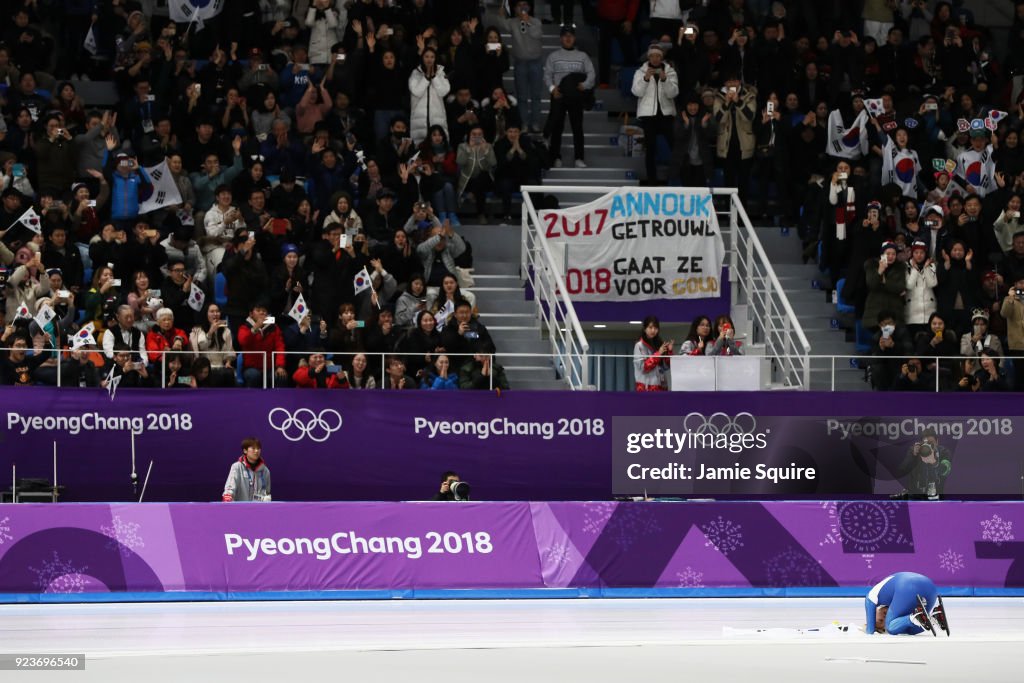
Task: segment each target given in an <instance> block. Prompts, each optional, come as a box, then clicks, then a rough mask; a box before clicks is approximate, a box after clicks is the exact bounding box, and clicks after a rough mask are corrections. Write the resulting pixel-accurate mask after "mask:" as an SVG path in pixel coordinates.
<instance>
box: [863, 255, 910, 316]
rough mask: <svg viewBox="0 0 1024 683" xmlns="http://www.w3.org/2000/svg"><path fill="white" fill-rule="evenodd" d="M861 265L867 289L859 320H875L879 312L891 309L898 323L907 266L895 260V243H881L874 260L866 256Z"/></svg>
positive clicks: (900, 314) (905, 289)
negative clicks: (878, 254)
mask: <svg viewBox="0 0 1024 683" xmlns="http://www.w3.org/2000/svg"><path fill="white" fill-rule="evenodd" d="M863 268H864V277H865V279H866V280H867V289H868V296H867V301H866V302H865V304H864V315H863V319H864V320H865V321H872V320H877V319H878V314H879V313H880V312H881V311H891V312H892V313H893V315H894V316H895V318H896V323H897V324H898V325H902V324H903V314H904V312H905V306H904V296H905V295H906V291H907V267H906V266H905V265H903V264H900V263H897V262H896V244H895V243H893V242H888V241H887V242H885V243H883V244H882V249H881V254H880V256H879V257H878V259H868V260H867V261H866V262H865V263H864V266H863Z"/></svg>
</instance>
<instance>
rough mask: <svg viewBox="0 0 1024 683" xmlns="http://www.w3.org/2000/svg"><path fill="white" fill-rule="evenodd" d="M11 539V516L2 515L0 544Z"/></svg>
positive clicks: (12, 538)
mask: <svg viewBox="0 0 1024 683" xmlns="http://www.w3.org/2000/svg"><path fill="white" fill-rule="evenodd" d="M13 540H14V536H11V518H10V517H4V518H3V519H0V545H3V544H4V543H6V542H7V541H13Z"/></svg>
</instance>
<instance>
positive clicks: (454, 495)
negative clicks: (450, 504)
mask: <svg viewBox="0 0 1024 683" xmlns="http://www.w3.org/2000/svg"><path fill="white" fill-rule="evenodd" d="M434 500H435V501H467V500H469V484H467V483H466V482H464V481H462V479H461V478H460V477H459V475H458V473H456V472H452V471H450V470H449V471H448V472H445V473H444V474H443V475H441V490H440V491H438V492H437V493H435V494H434Z"/></svg>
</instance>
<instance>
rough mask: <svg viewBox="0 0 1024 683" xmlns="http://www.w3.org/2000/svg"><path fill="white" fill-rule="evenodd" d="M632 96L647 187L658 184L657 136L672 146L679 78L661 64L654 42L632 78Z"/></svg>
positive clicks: (661, 50) (661, 52)
mask: <svg viewBox="0 0 1024 683" xmlns="http://www.w3.org/2000/svg"><path fill="white" fill-rule="evenodd" d="M633 94H634V95H636V96H637V98H639V99H638V101H637V104H636V117H637V119H639V120H640V125H641V126H642V127H643V129H644V161H645V162H646V163H645V165H646V167H647V181H648V183H649V184H655V185H656V184H657V183H658V168H657V158H658V136H659V135H660V136H662V137H664V138H665V141H666V142H667V143H668V145H669V147H670V148H671V146H672V135H673V132H672V131H673V125H674V123H675V115H676V103H675V98H676V96H677V95H679V77H678V75H677V74H676V70H675V69H674V68H672V65H671V64H669V63H668V62H666V61H665V50H664V48H662V47H661V45H660V44H658V43H653V44H652V45H651V46H650V47H649V48H647V61H646V62H644V63H643V64H642V65H641V66H640V68H639V69H637V71H636V74H634V75H633Z"/></svg>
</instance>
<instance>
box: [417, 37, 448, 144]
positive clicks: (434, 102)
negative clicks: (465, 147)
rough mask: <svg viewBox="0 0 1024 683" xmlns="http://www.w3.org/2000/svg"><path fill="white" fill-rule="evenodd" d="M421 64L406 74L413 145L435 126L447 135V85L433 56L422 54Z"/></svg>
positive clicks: (435, 57)
mask: <svg viewBox="0 0 1024 683" xmlns="http://www.w3.org/2000/svg"><path fill="white" fill-rule="evenodd" d="M421 59H422V61H421V62H420V65H419V66H418V67H416V68H415V69H414V70H413V72H412V73H411V74H409V95H410V99H411V104H412V106H411V107H410V109H411V116H410V117H409V135H410V136H411V137H412V141H413V144H416V145H418V144H420V142H422V141H423V139H424V138H425V137H427V131H428V130H429V129H430V127H431V126H434V125H437V126H441V128H443V129H444V134H445V136H447V135H448V114H447V112H446V110H445V106H444V98H445V96H446V95H448V93H449V91H451V89H452V86H451V83H449V82H448V77H447V76H445V75H444V67H443V66H441V65H440V64H438V63H437V52H435V51H434V50H433V49H432V48H429V47H428V48H427V49H426V50H424V51H423V56H422V58H421Z"/></svg>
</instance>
